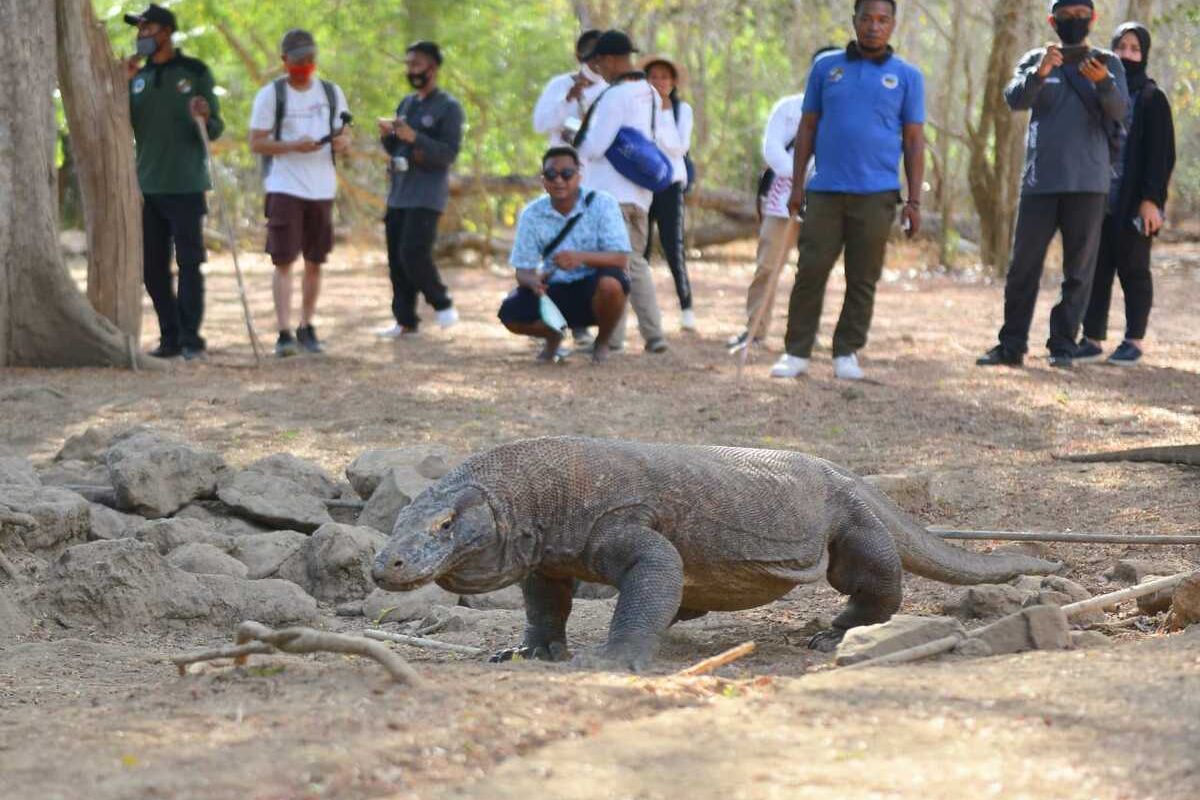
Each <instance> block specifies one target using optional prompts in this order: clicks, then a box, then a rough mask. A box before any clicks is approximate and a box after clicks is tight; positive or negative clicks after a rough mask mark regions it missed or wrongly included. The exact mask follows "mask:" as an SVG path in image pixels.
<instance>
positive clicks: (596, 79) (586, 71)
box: [579, 64, 604, 83]
mask: <svg viewBox="0 0 1200 800" xmlns="http://www.w3.org/2000/svg"><path fill="white" fill-rule="evenodd" d="M579 71H580V72H581V73H583V77H585V78H587V79H588V80H589V81H591V82H592V83H600V82H601V81H602V80H604V78H602V77H600V73H598V72H596V70H594V69H592V68H591V67H590V66H588V65H587V64H584V65H582V66H581V67H580V68H579Z"/></svg>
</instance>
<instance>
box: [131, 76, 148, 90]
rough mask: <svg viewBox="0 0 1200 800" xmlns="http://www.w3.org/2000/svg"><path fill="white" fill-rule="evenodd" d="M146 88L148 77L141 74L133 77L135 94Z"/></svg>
mask: <svg viewBox="0 0 1200 800" xmlns="http://www.w3.org/2000/svg"><path fill="white" fill-rule="evenodd" d="M145 88H146V79H145V78H142V77H140V76H139V77H137V78H134V79H133V93H134V94H141V93H142V92H143V91H144V90H145Z"/></svg>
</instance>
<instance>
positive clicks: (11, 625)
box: [0, 586, 33, 645]
mask: <svg viewBox="0 0 1200 800" xmlns="http://www.w3.org/2000/svg"><path fill="white" fill-rule="evenodd" d="M13 594H15V593H10V591H9V590H7V589H6V587H4V586H0V642H4V643H5V644H6V645H7V644H12V643H13V642H15V641H16V639H17V637H18V636H24V635H25V634H26V633H28V632H29V629H30V628H32V627H33V617H31V616H30V615H29V613H28V612H26V611H25V609H24V608H22V607H21V605H20V604H19V603H17V599H16V597H15V596H12V595H13Z"/></svg>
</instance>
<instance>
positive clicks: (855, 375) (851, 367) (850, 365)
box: [833, 353, 867, 381]
mask: <svg viewBox="0 0 1200 800" xmlns="http://www.w3.org/2000/svg"><path fill="white" fill-rule="evenodd" d="M833 374H834V375H836V376H837V377H839V378H841V379H842V380H844V381H861V380H862V379H863V378H865V377H867V375H866V373H865V372H863V371H862V367H860V366H859V365H858V356H856V355H855V354H853V353H851V354H850V355H848V356H838V357H837V358H835V359H834V360H833Z"/></svg>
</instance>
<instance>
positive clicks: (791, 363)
mask: <svg viewBox="0 0 1200 800" xmlns="http://www.w3.org/2000/svg"><path fill="white" fill-rule="evenodd" d="M806 372H808V359H807V358H800V357H798V356H789V355H788V354H787V353H784V354H783V355H781V356H780V357H779V360H778V361H776V362H775V366H773V367H771V377H772V378H798V377H800V376H801V375H803V374H805V373H806Z"/></svg>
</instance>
